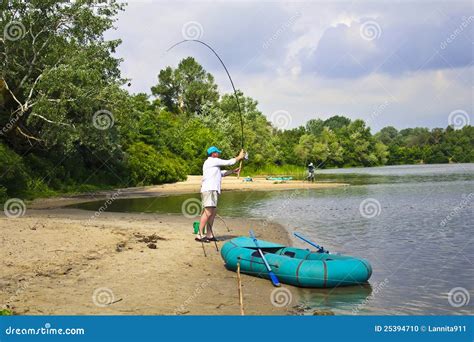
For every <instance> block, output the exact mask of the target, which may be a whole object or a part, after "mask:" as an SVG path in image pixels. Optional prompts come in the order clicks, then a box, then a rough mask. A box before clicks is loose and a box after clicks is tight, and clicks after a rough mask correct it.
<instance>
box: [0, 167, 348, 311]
mask: <svg viewBox="0 0 474 342" xmlns="http://www.w3.org/2000/svg"><path fill="white" fill-rule="evenodd" d="M199 185H200V177H198V176H191V177H189V179H188V180H187V181H186V182H180V183H176V184H166V185H162V186H152V187H143V188H130V189H122V190H121V196H120V197H121V198H123V197H144V196H163V195H170V194H180V193H193V192H198V191H199ZM333 186H344V185H343V184H335V183H324V184H318V183H314V184H309V183H303V182H299V181H289V182H286V183H282V184H275V183H274V182H271V181H267V180H265V179H254V181H253V182H242V180H241V179H240V180H238V179H236V178H230V177H228V178H227V179H225V181H224V184H223V189H224V191H230V190H241V191H249V190H268V191H271V190H288V189H307V188H321V187H333ZM114 192H116V191H104V192H98V193H94V194H86V195H79V196H69V197H59V198H51V199H38V200H35V201H33V202H32V203H27V206H26V212H25V215H24V216H22V217H19V218H8V217H6V216H2V217H1V218H0V245H1V248H0V259H1V263H2V266H1V268H0V305H1V306H2V307H3V308H5V307H7V308H9V309H11V310H13V312H14V313H15V314H20V315H24V314H28V315H35V314H45V315H53V314H54V315H76V314H79V315H86V314H92V315H109V314H110V315H174V314H177V315H239V314H240V311H239V304H238V293H237V275H236V273H234V272H230V271H228V270H226V269H225V267H224V263H223V260H222V258H221V256H220V254H219V252H217V251H216V249H215V246H214V244H205V249H206V253H207V257H204V254H203V249H202V245H201V244H200V243H197V242H195V241H194V240H193V237H194V236H193V234H192V222H193V219H190V218H186V217H184V216H181V215H171V214H129V213H109V212H104V213H101V214H100V215H99V216H98V217H94V218H93V219H91V217H92V216H93V215H94V212H91V211H84V210H79V209H69V208H62V207H63V206H64V205H67V204H72V203H77V202H82V201H90V200H97V199H106V198H108V197H110V196H111V194H113V193H114ZM225 221H226V223H227V225H228V226H229V228H230V229H231V232H228V231H227V229H226V228H225V226H224V224H223V223H222V222H221V221H216V223H215V228H214V229H215V232H216V235H217V236H218V237H219V240H220V241H219V242H218V244H219V246H221V245H222V244H223V243H224V242H225V241H226V240H228V239H230V238H232V237H234V236H239V235H247V234H248V230H249V229H251V228H252V229H254V230H255V232H256V234H257V236H258V237H259V238H261V239H266V240H272V241H275V242H280V243H287V242H288V235H287V232H286V230H285V229H284V227H282V226H280V225H278V224H275V223H270V224H268V223H265V224H263V223H262V222H263V221H259V220H255V219H248V218H225ZM242 282H243V293H244V307H245V314H249V315H257V314H258V315H260V314H270V315H272V314H277V315H282V314H283V315H285V314H288V313H289V311H290V310H291V304H290V305H289V306H287V307H282V308H280V307H276V306H274V305H272V303H271V293H272V290H273V287H272V286H271V284H270V282H269V281H267V280H264V279H259V278H255V277H250V276H246V275H242ZM294 304H296V303H294Z"/></svg>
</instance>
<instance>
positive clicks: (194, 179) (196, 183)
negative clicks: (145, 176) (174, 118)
mask: <svg viewBox="0 0 474 342" xmlns="http://www.w3.org/2000/svg"><path fill="white" fill-rule="evenodd" d="M252 179H253V181H252V182H245V181H244V177H241V178H240V179H238V178H237V177H226V178H224V179H223V182H222V191H224V192H225V191H279V190H298V189H303V190H306V189H327V188H336V187H344V186H348V185H349V184H347V183H338V182H334V183H333V182H330V183H329V182H324V183H320V182H314V183H309V182H304V181H301V180H291V181H284V182H275V181H271V180H266V179H265V177H261V176H259V177H253V178H252ZM200 186H201V176H188V179H187V180H186V181H183V182H177V183H170V184H163V185H151V186H144V187H131V188H123V189H114V190H104V191H97V192H93V193H81V194H76V195H71V196H58V197H51V198H37V199H35V200H33V201H31V202H30V203H29V204H28V208H31V209H53V208H60V207H64V206H68V205H72V204H76V203H83V202H90V201H100V200H107V199H109V198H111V197H113V196H114V197H116V198H120V199H124V198H143V197H160V196H168V195H184V194H193V193H196V194H197V193H199V191H200ZM117 194H118V196H117Z"/></svg>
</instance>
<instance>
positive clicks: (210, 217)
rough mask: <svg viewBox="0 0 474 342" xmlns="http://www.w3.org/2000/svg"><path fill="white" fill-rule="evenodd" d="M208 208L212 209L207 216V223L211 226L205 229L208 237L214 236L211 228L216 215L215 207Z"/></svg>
mask: <svg viewBox="0 0 474 342" xmlns="http://www.w3.org/2000/svg"><path fill="white" fill-rule="evenodd" d="M209 209H212V211H211V215H210V216H209V218H208V220H207V224H208V225H210V226H211V229H208V230H206V237H207V238H209V239H210V238H213V237H214V232H213V231H211V230H212V227H213V225H214V219H215V218H216V215H217V208H215V207H214V208H209Z"/></svg>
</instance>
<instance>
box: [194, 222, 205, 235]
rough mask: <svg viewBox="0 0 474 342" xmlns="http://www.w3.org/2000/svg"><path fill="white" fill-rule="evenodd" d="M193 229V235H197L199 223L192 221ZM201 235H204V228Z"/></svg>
mask: <svg viewBox="0 0 474 342" xmlns="http://www.w3.org/2000/svg"><path fill="white" fill-rule="evenodd" d="M193 228H194V234H198V233H199V221H194V222H193ZM202 233H203V234H206V227H204V229H203V232H202Z"/></svg>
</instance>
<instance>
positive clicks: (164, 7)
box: [108, 1, 474, 130]
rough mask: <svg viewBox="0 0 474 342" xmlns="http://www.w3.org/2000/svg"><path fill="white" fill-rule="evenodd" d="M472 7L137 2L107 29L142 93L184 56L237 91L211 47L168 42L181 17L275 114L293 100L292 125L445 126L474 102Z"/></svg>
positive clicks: (175, 36)
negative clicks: (320, 121) (374, 27)
mask: <svg viewBox="0 0 474 342" xmlns="http://www.w3.org/2000/svg"><path fill="white" fill-rule="evenodd" d="M472 12H473V10H472V5H471V4H470V2H467V1H466V2H458V1H456V2H446V3H441V2H422V1H420V2H397V3H393V4H392V3H391V2H353V3H351V4H349V3H346V2H293V3H283V2H257V1H255V2H251V1H244V2H215V1H213V2H181V1H178V2H171V1H150V2H138V3H133V2H132V3H131V4H130V5H129V6H128V8H127V10H126V12H125V13H123V14H121V16H120V18H119V21H118V22H117V26H118V29H117V30H116V31H111V32H109V33H108V37H109V38H117V37H120V38H121V39H122V40H123V44H122V46H120V47H119V49H118V52H117V54H118V56H119V57H122V58H124V60H125V61H124V63H123V65H122V71H123V74H124V76H125V77H129V78H131V79H132V87H131V88H130V89H131V90H132V91H135V92H148V93H149V90H150V87H151V86H152V85H154V84H155V83H156V75H157V74H158V72H159V70H160V69H162V68H164V67H166V66H168V65H171V66H176V65H177V63H178V62H179V61H180V60H181V59H182V58H184V57H187V56H194V57H195V58H196V59H197V60H198V62H200V63H201V64H202V65H203V66H204V67H205V68H206V69H207V70H208V71H210V72H211V73H213V74H214V76H215V78H216V82H217V84H218V85H219V88H220V90H221V91H225V92H228V91H230V84H229V82H228V80H227V77H226V75H225V73H224V71H223V70H222V68H221V66H220V64H219V63H218V61H217V60H216V58H215V57H214V56H213V55H212V54H210V53H209V52H208V51H207V50H206V49H205V48H203V47H201V46H199V45H198V44H195V45H193V44H186V45H181V46H180V47H179V48H176V49H174V50H173V51H171V52H169V53H165V51H166V49H167V48H168V47H170V46H171V45H172V44H174V43H176V42H178V41H180V40H181V39H183V36H182V28H183V25H185V24H186V23H188V22H191V21H196V22H198V23H199V24H200V25H201V26H202V29H203V32H202V37H201V39H202V40H204V41H206V42H207V43H209V44H211V45H212V46H213V47H214V48H215V49H216V50H217V51H218V53H219V54H220V55H221V57H222V58H223V60H224V61H225V63H226V64H227V66H228V68H229V70H230V72H231V74H232V76H233V78H234V81H235V83H236V86H237V88H240V89H242V90H243V91H244V93H245V94H246V95H249V96H252V97H253V98H255V99H256V100H258V101H259V103H260V109H261V110H262V111H263V112H264V114H265V115H267V116H268V117H270V116H271V113H272V112H274V111H276V110H286V111H288V112H290V113H291V114H292V116H293V120H292V122H293V126H296V125H300V124H304V123H305V122H306V121H307V120H309V119H311V118H315V117H322V118H325V117H329V116H331V115H334V114H342V115H347V116H348V117H351V118H363V119H366V120H368V121H369V124H370V125H371V126H372V127H374V128H375V129H376V130H377V129H379V128H380V127H383V126H385V125H395V126H397V127H407V126H414V125H420V126H428V127H433V126H446V124H447V121H446V120H447V115H448V114H449V112H451V111H452V110H455V109H464V110H466V111H468V112H470V113H472V109H473V101H472V91H473V88H472V86H473V85H472V83H473V70H474V67H473V66H472V59H473V53H472V37H473V30H474V21H471V20H470V19H469V18H471V15H473V13H472ZM370 21H375V22H376V23H377V24H378V25H379V26H380V34H379V35H378V37H376V38H375V39H373V40H370V38H371V37H368V38H369V39H364V37H362V36H361V33H360V32H361V26H362V25H364V24H365V23H367V22H370ZM463 22H464V23H466V25H465V26H464V27H462V25H463ZM460 27H462V30H460V29H459V28H460ZM376 34H377V32H376ZM365 38H367V37H365ZM387 102H388V105H384V104H385V103H387ZM374 113H375V114H374Z"/></svg>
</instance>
